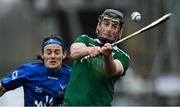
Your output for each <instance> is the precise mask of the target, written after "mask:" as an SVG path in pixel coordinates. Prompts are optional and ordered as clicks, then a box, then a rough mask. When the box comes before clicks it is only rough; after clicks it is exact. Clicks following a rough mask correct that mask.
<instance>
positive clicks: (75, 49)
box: [71, 43, 101, 59]
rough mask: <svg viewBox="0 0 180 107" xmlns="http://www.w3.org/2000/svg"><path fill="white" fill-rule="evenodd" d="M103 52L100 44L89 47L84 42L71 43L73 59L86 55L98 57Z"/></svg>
mask: <svg viewBox="0 0 180 107" xmlns="http://www.w3.org/2000/svg"><path fill="white" fill-rule="evenodd" d="M100 53H101V48H100V47H99V46H94V47H87V46H86V45H85V44H84V43H73V44H72V45H71V57H72V58H73V59H81V58H82V57H84V56H86V55H90V56H91V57H96V56H97V55H99V54H100Z"/></svg>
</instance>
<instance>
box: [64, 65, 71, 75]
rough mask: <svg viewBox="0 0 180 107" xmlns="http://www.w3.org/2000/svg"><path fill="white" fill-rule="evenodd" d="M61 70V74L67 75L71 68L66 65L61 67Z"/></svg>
mask: <svg viewBox="0 0 180 107" xmlns="http://www.w3.org/2000/svg"><path fill="white" fill-rule="evenodd" d="M61 69H62V70H61V72H63V73H67V74H70V73H71V71H72V69H71V67H70V66H68V65H62V67H61Z"/></svg>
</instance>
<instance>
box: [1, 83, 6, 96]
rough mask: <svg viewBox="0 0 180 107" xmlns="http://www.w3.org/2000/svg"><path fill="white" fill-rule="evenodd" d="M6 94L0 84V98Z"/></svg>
mask: <svg viewBox="0 0 180 107" xmlns="http://www.w3.org/2000/svg"><path fill="white" fill-rule="evenodd" d="M5 92H6V89H5V88H4V87H3V86H2V84H1V83H0V97H1V96H2V95H3V94H4V93H5Z"/></svg>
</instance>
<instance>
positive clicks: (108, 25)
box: [63, 9, 130, 106]
mask: <svg viewBox="0 0 180 107" xmlns="http://www.w3.org/2000/svg"><path fill="white" fill-rule="evenodd" d="M123 26H124V21H123V13H121V12H119V11H117V10H114V9H106V10H105V11H104V12H103V13H102V15H100V16H99V22H98V24H97V28H96V33H97V38H91V37H89V36H87V35H81V36H79V37H78V38H77V39H76V41H75V42H74V43H73V44H72V45H71V57H72V58H73V60H74V62H73V68H72V74H71V78H70V81H69V84H68V87H67V90H66V93H65V98H64V101H63V105H64V106H110V105H111V102H112V100H113V93H114V84H115V82H116V81H117V79H118V78H119V77H121V76H123V75H125V72H126V70H127V69H128V67H129V63H130V58H129V56H128V55H127V54H126V53H124V52H123V51H122V50H121V49H119V48H118V47H117V46H114V47H112V46H111V43H113V42H115V41H117V40H119V39H120V37H121V34H122V31H123ZM87 55H90V56H91V58H90V59H87V60H81V59H82V58H83V57H85V56H87Z"/></svg>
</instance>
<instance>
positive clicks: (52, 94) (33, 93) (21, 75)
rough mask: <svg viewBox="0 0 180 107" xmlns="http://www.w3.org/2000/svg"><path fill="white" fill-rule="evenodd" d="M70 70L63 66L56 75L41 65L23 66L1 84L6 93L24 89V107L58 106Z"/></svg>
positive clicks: (30, 64) (37, 63)
mask: <svg viewBox="0 0 180 107" xmlns="http://www.w3.org/2000/svg"><path fill="white" fill-rule="evenodd" d="M70 73H71V68H70V67H68V66H65V65H63V66H62V67H61V68H60V69H59V72H58V73H54V72H52V71H49V70H48V69H47V68H46V67H45V66H44V64H43V63H39V62H35V63H29V64H24V65H22V66H21V67H19V68H18V69H17V70H15V71H14V72H13V73H12V74H11V75H9V76H8V77H6V78H4V79H3V80H2V81H1V83H2V86H3V87H4V88H5V89H6V90H7V91H8V90H13V89H15V88H17V87H20V86H23V88H24V97H25V98H24V101H25V103H24V104H25V106H39V107H42V106H58V105H60V104H61V103H62V100H63V95H64V92H65V89H66V86H67V84H68V81H69V78H70Z"/></svg>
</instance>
